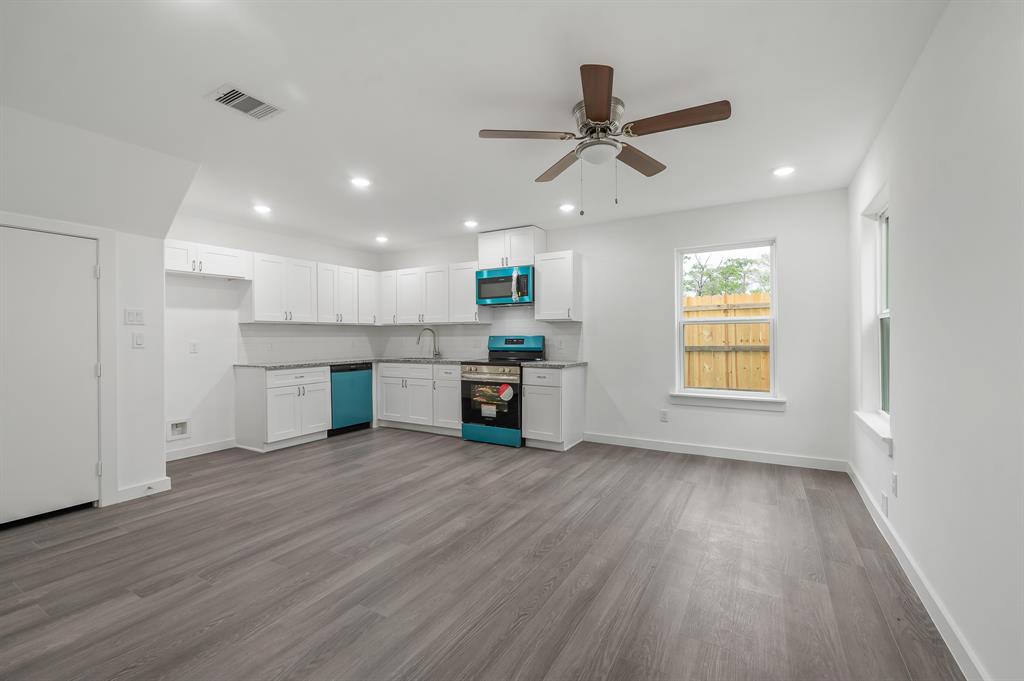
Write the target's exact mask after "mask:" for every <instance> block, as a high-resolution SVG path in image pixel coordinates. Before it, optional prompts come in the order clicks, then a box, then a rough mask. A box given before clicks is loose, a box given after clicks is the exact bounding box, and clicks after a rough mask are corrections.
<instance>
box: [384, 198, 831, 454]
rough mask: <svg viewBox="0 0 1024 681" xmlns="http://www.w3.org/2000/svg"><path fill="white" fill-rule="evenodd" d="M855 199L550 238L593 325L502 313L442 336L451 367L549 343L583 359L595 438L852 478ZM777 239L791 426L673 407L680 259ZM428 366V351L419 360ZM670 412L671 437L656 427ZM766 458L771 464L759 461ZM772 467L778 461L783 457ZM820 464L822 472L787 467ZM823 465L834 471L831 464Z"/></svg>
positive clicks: (422, 259) (783, 372)
mask: <svg viewBox="0 0 1024 681" xmlns="http://www.w3.org/2000/svg"><path fill="white" fill-rule="evenodd" d="M846 220H847V198H846V193H845V191H842V190H835V191H830V192H821V193H814V194H807V195H801V196H792V197H787V198H782V199H772V200H766V201H755V202H750V203H744V204H737V205H731V206H720V207H715V208H707V209H701V210H694V211H685V212H679V213H670V214H665V215H656V216H651V217H646V218H637V219H631V220H623V221H618V222H611V223H606V224H602V225H591V226H587V227H580V228H573V229H560V230H550V231H548V249H549V250H552V251H555V250H576V251H579V252H581V253H582V254H583V322H582V324H578V323H552V322H536V321H534V320H533V319H532V310H530V309H529V308H520V309H498V310H495V322H494V323H493V324H492V325H491V326H482V327H473V326H455V327H439V335H440V337H441V344H442V349H443V350H444V351H445V353H446V354H456V355H462V354H465V353H474V354H471V355H470V356H479V355H481V354H484V352H485V350H484V345H483V343H484V341H485V339H486V336H487V335H488V334H503V333H539V334H543V335H545V336H546V337H547V341H548V349H549V356H551V357H553V358H557V359H577V358H580V359H585V360H587V361H588V362H589V363H590V365H589V367H588V369H587V384H588V389H587V431H588V433H589V434H590V435H591V436H608V437H611V438H618V439H623V438H624V439H626V440H628V441H629V442H631V443H633V444H640V445H650V446H656V447H670V448H674V449H680V450H684V451H695V452H702V453H711V454H724V455H736V456H754V457H758V458H767V459H775V460H789V461H793V462H802V463H812V462H813V460H818V462H819V463H823V465H829V466H830V467H836V468H843V467H845V461H846V458H847V443H846V440H845V433H846V432H847V427H848V421H847V418H846V414H847V412H848V411H849V398H848V380H849V378H848V372H847V367H846V362H847V356H848V346H849V342H848V338H847V334H846V329H847V328H848V324H849V322H848V317H847V305H846V304H845V301H846V299H847V291H848V262H847V249H848V247H849V246H848V243H847V232H846V224H847V223H846ZM765 237H774V238H776V239H777V266H778V271H779V288H780V291H779V295H780V299H781V306H780V313H779V331H780V337H779V343H778V362H779V372H778V373H779V380H780V386H781V392H782V395H783V396H784V397H785V398H786V399H787V400H788V404H787V405H786V410H785V411H784V412H781V413H776V412H768V411H748V410H735V409H724V408H715V407H692V406H681V405H674V404H670V401H669V393H670V392H671V391H672V390H673V389H674V383H675V362H674V356H675V335H674V334H675V328H674V316H673V309H674V307H673V305H674V304H673V298H674V286H673V280H674V276H675V275H674V271H675V270H674V267H675V264H674V259H673V252H674V250H675V249H676V248H679V247H684V246H703V245H713V244H729V243H736V242H743V241H750V240H753V239H762V238H765ZM445 253H451V254H452V255H451V260H453V261H454V260H473V259H475V257H476V237H475V236H474V235H471V234H467V235H466V236H465V237H461V238H458V239H449V240H446V241H443V242H438V243H436V244H428V245H427V246H426V247H425V248H420V249H416V250H415V251H409V252H404V253H389V254H386V255H384V256H382V258H381V261H382V267H384V268H396V267H404V266H410V265H415V264H427V261H429V262H433V261H435V260H438V261H443V259H444V254H445ZM414 343H415V331H414V330H409V331H402V330H400V331H397V332H391V333H389V334H388V336H387V337H386V338H385V340H384V348H385V350H386V354H389V355H402V354H415V353H416V351H417V348H416V346H415V344H414ZM420 351H421V352H422V351H423V350H420ZM663 408H664V409H668V410H669V412H670V418H669V422H668V423H661V422H660V421H659V420H658V418H659V416H658V412H659V410H660V409H663ZM765 453H767V454H768V455H769V456H761V455H763V454H765ZM771 455H780V456H778V457H775V456H771ZM792 456H797V457H811V459H812V461H804V460H800V459H790V458H787V457H792ZM821 460H826V461H824V462H821Z"/></svg>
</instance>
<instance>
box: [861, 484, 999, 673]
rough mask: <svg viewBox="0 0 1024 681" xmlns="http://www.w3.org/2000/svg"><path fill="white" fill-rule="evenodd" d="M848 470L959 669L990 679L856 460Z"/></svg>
mask: <svg viewBox="0 0 1024 681" xmlns="http://www.w3.org/2000/svg"><path fill="white" fill-rule="evenodd" d="M847 473H849V475H850V479H851V480H853V486H854V487H856V488H857V492H859V493H860V498H861V499H862V500H863V501H864V505H865V506H867V509H868V512H870V513H871V517H872V518H873V519H874V521H875V525H877V526H878V529H879V531H880V532H881V533H882V536H883V537H885V541H886V543H888V544H889V548H891V549H892V552H893V554H895V556H896V560H898V561H899V562H900V565H901V566H902V567H903V571H904V572H906V573H907V578H908V579H910V583H911V585H913V587H914V591H916V592H917V595H918V597H919V598H920V599H921V602H922V603H923V604H924V608H925V610H927V611H928V614H929V615H930V616H931V618H932V622H934V623H935V628H936V629H938V630H939V634H940V635H941V636H942V640H943V641H945V642H946V645H947V646H948V647H949V652H951V653H952V654H953V659H955V660H956V662H957V664H959V665H960V671H962V672H963V673H964V676H965V677H967V678H968V679H991V678H992V675H991V674H989V673H988V672H987V671H986V670H985V667H984V666H983V665H982V664H981V662H980V661H979V660H978V656H977V655H976V654H975V653H974V649H973V648H971V646H970V644H968V643H967V640H966V639H965V638H964V636H963V632H962V631H961V630H960V627H958V626H957V625H956V621H955V620H953V618H952V616H951V615H950V614H949V611H948V610H947V609H946V606H945V604H944V603H943V602H942V599H941V598H939V596H938V595H937V594H936V593H935V590H934V589H933V588H932V585H931V582H929V581H928V578H927V577H925V576H924V574H923V573H922V572H921V570H920V568H918V565H917V561H915V560H914V558H913V556H911V555H910V553H908V552H907V550H906V548H904V546H903V542H902V541H900V537H899V534H897V533H896V530H895V529H894V528H893V526H892V525H890V524H889V519H888V518H887V517H886V516H885V515H884V514H883V513H882V509H880V508H879V507H878V505H877V504H875V500H874V499H872V498H871V495H870V494H868V491H867V485H865V484H864V480H863V479H862V478H861V477H860V474H859V473H857V469H855V468H854V467H853V464H850V465H849V467H848V470H847Z"/></svg>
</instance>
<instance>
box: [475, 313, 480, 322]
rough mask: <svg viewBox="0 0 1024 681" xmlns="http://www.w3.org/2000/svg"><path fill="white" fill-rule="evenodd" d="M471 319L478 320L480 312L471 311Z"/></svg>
mask: <svg viewBox="0 0 1024 681" xmlns="http://www.w3.org/2000/svg"><path fill="white" fill-rule="evenodd" d="M473 321H475V322H478V321H480V313H479V312H474V313H473Z"/></svg>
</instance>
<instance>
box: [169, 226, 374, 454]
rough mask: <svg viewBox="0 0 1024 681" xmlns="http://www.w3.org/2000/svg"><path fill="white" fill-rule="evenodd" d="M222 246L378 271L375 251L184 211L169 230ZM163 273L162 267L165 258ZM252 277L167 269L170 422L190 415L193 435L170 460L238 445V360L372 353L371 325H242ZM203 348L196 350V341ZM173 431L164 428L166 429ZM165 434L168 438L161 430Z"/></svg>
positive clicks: (176, 446)
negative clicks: (192, 344)
mask: <svg viewBox="0 0 1024 681" xmlns="http://www.w3.org/2000/svg"><path fill="white" fill-rule="evenodd" d="M168 238H170V239H182V240H186V241H196V242H199V243H205V244H212V245H216V246H228V247H232V248H241V249H243V250H250V251H257V252H265V253H273V254H279V255H285V256H288V257H293V258H303V259H309V260H317V261H321V262H331V263H337V264H342V265H349V266H352V267H363V268H368V269H377V260H378V256H377V254H376V253H372V252H364V251H355V250H351V249H346V248H343V247H339V246H336V245H333V244H329V243H323V242H321V241H318V240H316V239H311V238H308V237H306V236H304V235H302V234H294V233H288V232H285V231H278V232H275V231H271V230H269V229H263V228H260V227H255V226H252V225H236V224H229V223H224V222H217V221H212V220H204V219H199V218H194V217H190V216H186V215H179V216H178V217H177V218H176V219H175V221H174V224H173V225H172V226H171V229H170V232H169V233H168ZM160 267H161V271H162V268H163V265H162V261H161V266H160ZM249 286H251V284H250V283H248V282H241V281H224V280H220V279H214V278H196V277H191V276H181V275H173V274H172V275H167V277H166V287H167V296H166V307H167V322H166V324H167V327H166V350H165V353H164V354H165V362H166V391H165V392H166V412H165V420H166V421H171V420H180V419H191V427H192V429H191V434H190V436H189V437H187V438H184V439H179V440H172V441H168V442H166V444H165V449H166V452H167V458H168V459H176V458H181V457H184V456H192V455H195V454H202V453H206V452H212V451H217V450H219V449H224V448H226V447H231V446H233V445H234V438H235V393H234V365H235V364H236V363H247V362H253V363H261V362H288V361H294V360H317V359H324V360H331V359H359V358H368V359H369V358H372V357H374V356H375V355H376V354H378V353H377V348H376V346H375V341H376V330H375V329H373V328H371V327H335V326H317V325H298V324H289V325H275V324H241V325H240V324H239V323H238V318H239V315H238V309H239V305H240V304H241V299H242V296H243V294H244V292H245V290H246V288H247V287H249ZM193 341H194V342H196V343H198V350H199V351H198V352H197V353H191V352H190V351H189V343H190V342H193ZM165 431H166V425H164V426H162V430H161V433H164V432H165ZM162 437H164V439H165V436H163V435H162Z"/></svg>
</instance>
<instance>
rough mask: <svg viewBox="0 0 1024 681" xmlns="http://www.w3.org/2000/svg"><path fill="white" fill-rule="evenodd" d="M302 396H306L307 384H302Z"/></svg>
mask: <svg viewBox="0 0 1024 681" xmlns="http://www.w3.org/2000/svg"><path fill="white" fill-rule="evenodd" d="M302 396H303V397H305V396H306V386H302Z"/></svg>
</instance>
